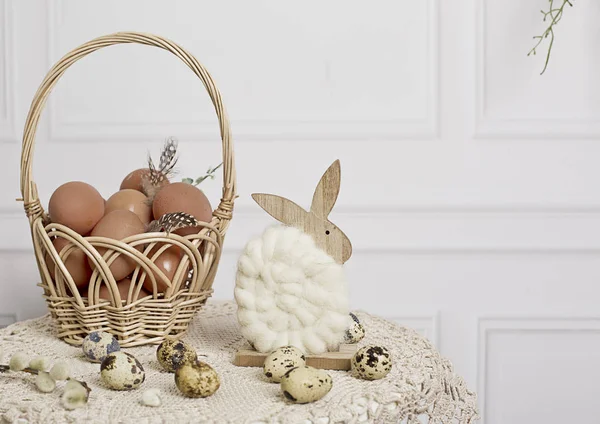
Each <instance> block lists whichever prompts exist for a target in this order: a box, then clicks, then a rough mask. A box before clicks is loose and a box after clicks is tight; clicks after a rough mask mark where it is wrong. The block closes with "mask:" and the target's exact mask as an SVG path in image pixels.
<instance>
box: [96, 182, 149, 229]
mask: <svg viewBox="0 0 600 424" xmlns="http://www.w3.org/2000/svg"><path fill="white" fill-rule="evenodd" d="M116 210H125V211H131V212H133V213H134V214H136V215H137V216H138V218H139V219H140V221H142V224H144V225H148V224H149V223H150V221H152V208H151V207H150V205H149V204H148V198H147V197H146V195H145V194H144V193H141V192H139V191H137V190H133V189H130V188H127V189H123V190H120V191H117V192H116V193H115V194H113V195H112V196H110V197H109V198H108V200H107V201H106V209H105V211H104V214H107V213H110V212H112V211H116Z"/></svg>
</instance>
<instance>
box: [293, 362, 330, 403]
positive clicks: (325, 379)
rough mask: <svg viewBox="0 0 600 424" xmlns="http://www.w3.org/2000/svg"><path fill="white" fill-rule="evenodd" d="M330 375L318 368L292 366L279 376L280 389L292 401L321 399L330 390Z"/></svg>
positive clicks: (301, 401) (300, 401) (305, 401)
mask: <svg viewBox="0 0 600 424" xmlns="http://www.w3.org/2000/svg"><path fill="white" fill-rule="evenodd" d="M332 386H333V380H332V379H331V376H330V375H329V374H328V373H327V372H325V371H323V370H320V369H317V368H313V367H309V366H306V365H305V366H302V367H297V368H292V369H291V370H289V371H288V372H287V373H285V375H284V376H283V377H282V378H281V390H282V391H283V395H284V396H285V397H286V399H288V400H290V401H292V402H294V403H309V402H314V401H317V400H319V399H321V398H322V397H323V396H325V395H326V394H327V393H329V391H330V390H331V387H332Z"/></svg>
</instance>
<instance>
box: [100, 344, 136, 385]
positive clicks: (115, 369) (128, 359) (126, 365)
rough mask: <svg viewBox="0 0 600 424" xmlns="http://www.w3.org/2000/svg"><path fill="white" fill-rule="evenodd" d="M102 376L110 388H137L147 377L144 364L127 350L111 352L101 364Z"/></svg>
mask: <svg viewBox="0 0 600 424" xmlns="http://www.w3.org/2000/svg"><path fill="white" fill-rule="evenodd" d="M100 377H102V381H104V384H106V385H107V386H108V388H109V389H113V390H131V389H137V388H138V387H139V386H140V384H142V383H143V382H144V380H145V379H146V373H145V372H144V367H142V364H140V362H139V361H138V360H137V359H135V357H134V356H133V355H131V354H130V353H126V352H113V353H110V354H108V355H107V356H106V358H104V360H103V361H102V365H100Z"/></svg>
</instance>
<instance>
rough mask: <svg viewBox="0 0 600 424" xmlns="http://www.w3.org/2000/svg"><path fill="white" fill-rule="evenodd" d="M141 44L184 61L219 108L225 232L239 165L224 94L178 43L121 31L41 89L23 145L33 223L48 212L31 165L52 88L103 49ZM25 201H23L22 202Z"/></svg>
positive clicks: (57, 69) (71, 59)
mask: <svg viewBox="0 0 600 424" xmlns="http://www.w3.org/2000/svg"><path fill="white" fill-rule="evenodd" d="M127 43H137V44H143V45H147V46H154V47H159V48H161V49H164V50H167V51H168V52H171V53H173V54H174V55H175V56H177V57H178V58H179V59H181V60H182V61H183V62H184V63H185V64H186V65H187V66H188V67H189V68H190V69H191V70H192V71H193V72H194V73H195V74H196V76H197V77H198V78H200V80H201V81H202V83H203V84H204V87H205V88H206V91H208V95H209V96H210V99H211V101H212V103H213V105H214V107H215V111H216V112H217V117H218V119H219V126H220V131H221V140H222V141H223V194H222V197H221V201H220V203H219V206H218V207H217V208H216V209H215V210H214V212H213V216H215V217H216V218H218V220H217V221H218V222H217V228H219V229H220V230H223V231H224V230H225V229H226V228H227V226H228V223H229V221H230V220H231V215H232V211H233V202H234V199H235V164H234V160H233V145H232V141H231V128H230V125H229V119H228V118H227V113H226V112H225V108H224V106H223V101H222V99H221V93H220V92H219V90H218V89H217V87H216V85H215V83H214V81H213V79H212V78H211V76H210V74H209V73H208V71H207V70H206V69H205V68H204V67H203V66H202V65H201V64H200V63H199V62H198V60H196V58H195V57H194V56H192V55H191V54H190V53H188V52H187V51H186V50H184V49H183V48H181V47H180V46H178V45H177V44H175V43H174V42H172V41H170V40H167V39H165V38H162V37H159V36H157V35H152V34H146V33H140V32H117V33H114V34H109V35H105V36H102V37H98V38H96V39H94V40H91V41H89V42H87V43H85V44H82V45H81V46H79V47H77V48H76V49H74V50H72V51H71V52H70V53H68V54H66V55H65V56H63V57H62V58H61V59H60V60H59V61H58V62H57V63H56V64H55V65H54V66H53V67H52V69H50V71H49V72H48V74H47V75H46V78H44V81H42V84H41V85H40V87H39V88H38V90H37V92H36V93H35V96H34V98H33V101H32V102H31V107H30V109H29V113H28V115H27V121H26V122H25V129H24V132H23V146H22V151H21V194H22V195H23V199H22V200H23V202H24V206H25V213H26V215H27V217H28V218H29V221H30V223H33V222H34V221H35V220H36V219H37V218H39V217H42V216H43V214H44V209H43V208H42V206H41V204H40V201H39V198H38V193H37V187H36V185H35V183H34V181H33V179H32V177H31V164H32V159H33V146H34V143H35V135H36V132H37V127H38V122H39V120H40V116H41V113H42V111H43V109H44V106H45V104H46V100H47V98H48V96H49V95H50V93H51V92H52V89H53V88H54V86H55V85H56V83H57V82H58V80H59V79H60V77H61V76H62V75H63V74H64V73H65V71H66V70H67V69H68V68H69V67H70V66H71V65H72V64H74V63H75V62H77V61H78V60H79V59H81V58H83V57H85V56H87V55H88V54H90V53H92V52H95V51H96V50H100V49H101V48H104V47H108V46H112V45H116V44H127ZM19 200H21V199H19Z"/></svg>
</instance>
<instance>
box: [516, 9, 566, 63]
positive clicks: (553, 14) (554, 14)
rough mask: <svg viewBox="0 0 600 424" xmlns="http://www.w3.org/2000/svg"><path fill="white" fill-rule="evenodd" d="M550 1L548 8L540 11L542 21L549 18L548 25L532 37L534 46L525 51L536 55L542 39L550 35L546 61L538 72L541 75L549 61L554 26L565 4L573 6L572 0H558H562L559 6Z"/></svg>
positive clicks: (561, 15)
mask: <svg viewBox="0 0 600 424" xmlns="http://www.w3.org/2000/svg"><path fill="white" fill-rule="evenodd" d="M548 1H549V2H550V8H549V10H548V11H547V12H546V11H544V10H541V11H540V12H542V15H544V22H546V21H548V20H550V24H549V25H548V28H546V30H545V31H544V32H543V33H542V35H536V36H535V37H533V39H534V40H537V43H536V44H535V46H533V48H532V49H531V50H530V51H529V53H527V56H531V55H532V54H533V55H536V54H537V48H538V47H539V46H540V45H541V44H542V43H543V42H544V40H546V39H547V38H548V37H550V43H549V45H548V53H546V62H545V63H544V69H542V72H541V73H540V75H542V74H543V73H544V72H546V69H547V68H548V63H549V62H550V54H551V53H552V46H553V45H554V27H555V26H556V25H557V24H558V23H559V22H560V20H561V19H562V17H563V12H564V10H565V6H567V5H569V6H571V7H573V3H572V1H573V0H559V1H562V4H561V5H560V7H555V6H554V2H555V0H548Z"/></svg>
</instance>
